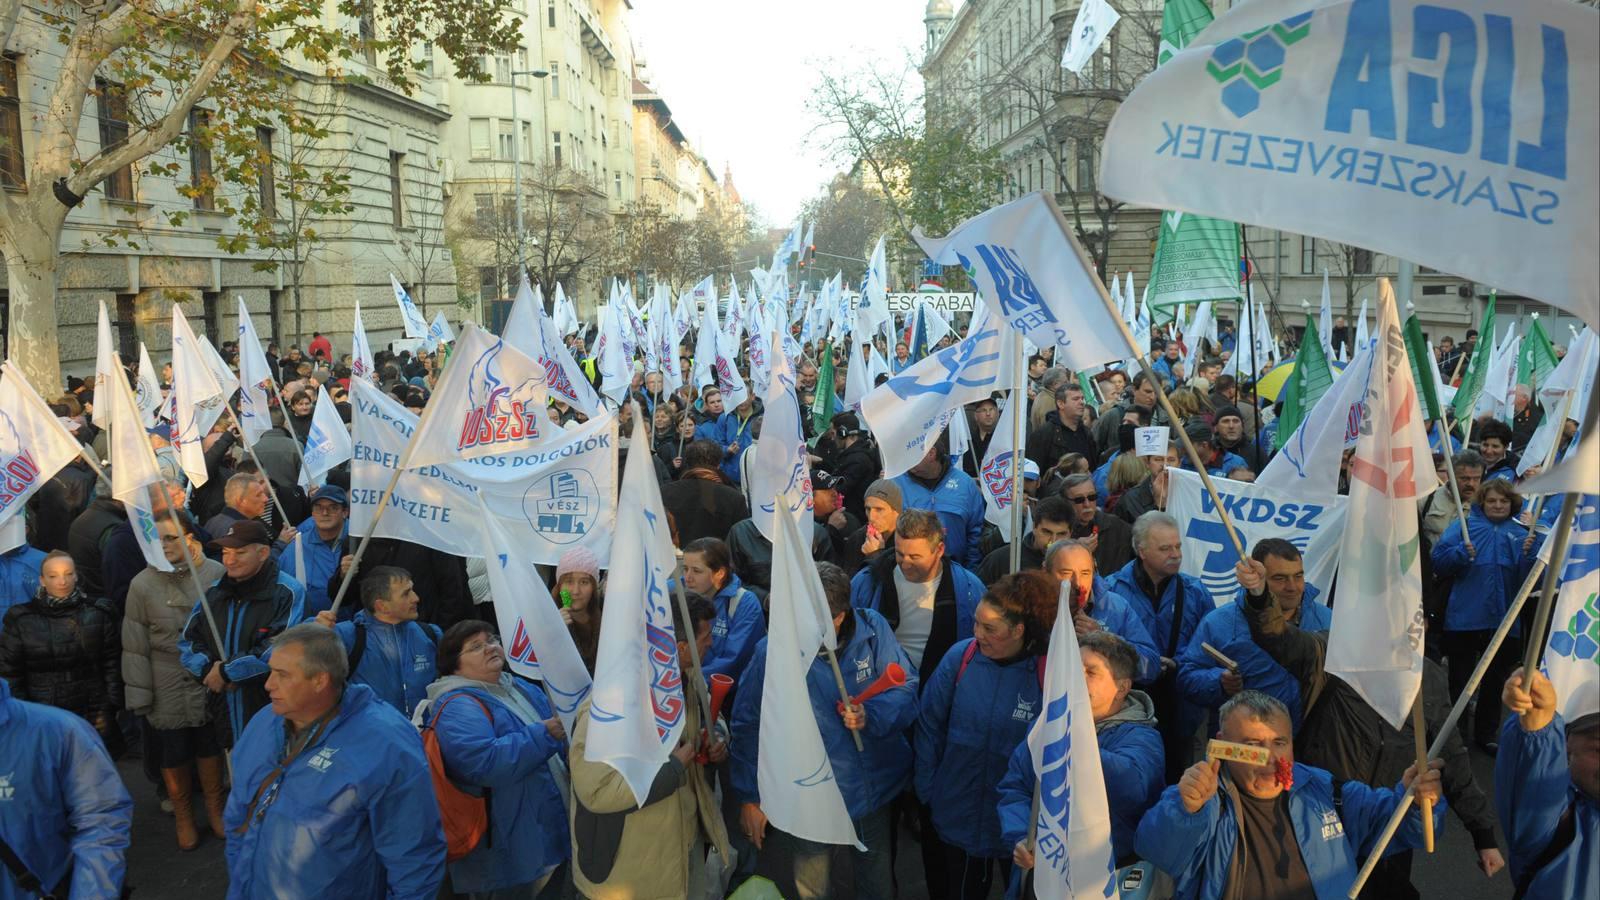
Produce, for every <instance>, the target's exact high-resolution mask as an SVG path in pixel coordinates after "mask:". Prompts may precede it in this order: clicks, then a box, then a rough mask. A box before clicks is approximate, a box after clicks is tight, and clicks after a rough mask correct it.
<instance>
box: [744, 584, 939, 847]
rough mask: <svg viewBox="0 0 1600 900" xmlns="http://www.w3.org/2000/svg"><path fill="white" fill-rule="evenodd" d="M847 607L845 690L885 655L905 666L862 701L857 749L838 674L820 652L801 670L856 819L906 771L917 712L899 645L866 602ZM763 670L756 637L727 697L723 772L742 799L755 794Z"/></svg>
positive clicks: (842, 658)
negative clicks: (891, 683) (842, 709)
mask: <svg viewBox="0 0 1600 900" xmlns="http://www.w3.org/2000/svg"><path fill="white" fill-rule="evenodd" d="M850 615H851V616H852V617H853V618H854V619H855V623H854V628H853V629H852V630H851V633H850V639H849V641H848V642H846V643H844V644H841V645H840V646H839V649H838V650H837V651H835V655H836V656H837V657H838V659H839V671H840V672H842V673H844V683H845V687H846V688H847V689H848V690H849V691H850V695H851V696H855V695H857V694H859V693H861V692H862V691H864V690H866V689H867V687H868V686H869V685H871V684H872V682H874V681H876V680H877V679H878V676H880V675H882V674H883V671H884V669H886V668H888V666H889V664H890V663H899V664H900V667H901V668H902V669H904V670H905V673H906V683H905V684H903V685H901V686H899V687H895V688H890V689H889V690H887V691H884V692H883V693H881V694H879V695H877V696H876V697H873V698H872V699H871V700H868V701H867V703H866V708H867V727H866V728H864V729H862V731H861V742H862V744H863V745H864V747H865V749H864V750H860V751H858V750H856V745H855V741H854V740H853V739H852V738H851V737H850V731H849V729H847V728H845V727H844V721H843V720H842V719H841V718H840V717H839V682H838V681H836V680H835V679H834V677H833V667H832V666H830V665H829V664H828V658H827V656H826V655H824V654H820V653H819V654H817V658H816V659H814V660H812V661H811V668H810V669H809V670H807V672H806V689H807V690H808V691H809V692H810V694H811V713H812V715H813V716H814V717H815V718H816V720H817V729H818V730H819V731H820V732H821V733H822V745H823V747H824V748H826V749H827V751H828V760H829V761H830V762H831V763H832V764H833V777H834V779H835V780H837V781H838V783H839V792H840V793H841V794H843V795H844V804H845V807H846V808H847V809H848V810H849V812H850V817H851V818H852V819H859V818H861V817H862V816H864V815H866V814H867V813H870V812H872V811H874V810H876V809H879V808H880V807H882V806H883V805H884V804H885V803H888V802H889V801H891V800H893V799H894V798H895V795H897V794H899V793H900V792H901V791H902V790H904V789H905V786H906V783H907V781H909V779H910V776H911V760H912V757H911V744H910V742H908V741H907V740H906V730H907V729H909V728H910V727H911V724H912V723H913V722H915V721H916V719H917V670H916V669H915V668H913V667H912V665H911V659H910V658H909V657H907V656H906V654H905V651H904V650H901V649H900V644H899V643H898V642H897V641H895V639H894V631H893V630H891V629H890V628H889V623H888V622H887V621H885V620H884V618H883V616H880V615H878V614H877V613H875V612H873V611H872V610H870V609H852V610H851V611H850ZM766 674H767V639H766V638H762V639H761V643H759V644H758V645H757V646H756V654H755V657H754V658H753V659H751V660H750V665H749V666H748V667H747V668H746V669H745V670H744V678H742V679H740V683H739V691H738V694H737V695H736V696H735V697H734V701H733V734H732V741H731V742H730V743H729V745H728V746H729V756H728V764H729V766H728V774H729V776H730V780H731V781H732V784H733V793H734V796H735V797H736V798H737V799H738V800H739V801H740V802H743V803H759V802H761V789H760V787H759V786H758V783H757V780H756V757H757V754H758V753H759V752H760V743H761V712H762V710H761V686H762V683H763V682H764V681H765V680H766ZM795 712H796V711H789V712H788V714H789V715H794V714H795Z"/></svg>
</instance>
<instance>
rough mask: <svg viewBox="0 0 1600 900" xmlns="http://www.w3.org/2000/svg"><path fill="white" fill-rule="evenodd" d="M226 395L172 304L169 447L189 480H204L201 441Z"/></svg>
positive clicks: (195, 482)
mask: <svg viewBox="0 0 1600 900" xmlns="http://www.w3.org/2000/svg"><path fill="white" fill-rule="evenodd" d="M226 401H227V397H226V396H225V395H224V394H223V393H222V388H221V386H219V385H218V384H217V378H216V376H215V375H214V374H213V373H212V371H211V369H210V368H209V367H208V366H207V365H206V360H205V357H204V356H203V355H202V351H201V349H200V343H199V341H197V340H195V336H194V332H193V331H191V330H190V328H189V320H188V319H186V318H184V317H183V310H182V309H180V308H179V307H178V304H176V303H174V304H172V407H171V409H172V449H173V451H174V452H175V453H176V454H177V457H178V465H180V466H182V467H183V474H184V475H185V476H187V477H188V479H189V483H190V484H191V485H193V486H195V487H201V486H203V485H204V484H205V483H206V477H207V476H206V456H205V449H204V448H203V447H202V446H201V441H202V440H203V439H204V438H205V436H206V434H207V433H209V432H210V431H211V426H212V424H213V423H215V422H216V421H217V419H218V418H219V417H220V416H221V415H222V404H223V403H224V402H226Z"/></svg>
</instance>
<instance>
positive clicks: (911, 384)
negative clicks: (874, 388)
mask: <svg viewBox="0 0 1600 900" xmlns="http://www.w3.org/2000/svg"><path fill="white" fill-rule="evenodd" d="M998 334H999V330H998V329H995V328H990V329H988V330H986V331H984V332H982V333H981V334H977V335H973V336H972V337H967V338H963V339H962V340H961V341H960V342H959V343H957V344H956V345H955V346H954V347H946V348H945V349H943V350H940V351H939V352H938V353H937V354H935V356H934V358H935V359H937V360H938V361H939V365H941V366H943V367H944V372H943V373H942V376H940V375H935V377H934V379H933V380H932V381H921V380H919V379H918V378H917V377H916V376H914V375H911V374H909V372H908V374H904V375H898V376H896V377H894V378H890V379H889V380H888V381H886V382H884V384H886V385H888V387H889V390H891V391H894V393H895V395H896V396H898V397H899V398H900V399H901V400H909V399H911V398H912V397H919V396H921V395H923V394H942V395H944V396H949V395H950V392H951V391H953V390H955V388H956V386H957V385H960V386H961V387H987V386H989V385H992V384H995V383H996V382H998V381H999V380H1000V371H999V368H998V367H996V368H995V371H993V372H990V373H989V374H988V375H987V376H986V377H973V376H972V375H970V374H969V373H968V371H967V370H968V369H969V368H970V367H972V366H978V365H982V364H984V363H988V362H993V361H995V360H997V359H999V358H1000V351H999V349H998V347H997V348H996V349H995V351H994V352H992V353H984V354H982V355H979V352H978V345H979V344H981V343H983V342H984V341H988V340H992V339H994V338H995V337H997V336H998Z"/></svg>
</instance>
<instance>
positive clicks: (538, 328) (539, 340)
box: [500, 277, 600, 418]
mask: <svg viewBox="0 0 1600 900" xmlns="http://www.w3.org/2000/svg"><path fill="white" fill-rule="evenodd" d="M558 304H559V301H558ZM500 336H501V338H502V339H503V340H504V341H505V342H506V343H507V344H510V345H511V346H512V347H515V348H517V349H518V350H521V351H522V352H523V353H526V354H527V355H528V356H530V357H532V358H533V359H534V360H535V361H537V362H538V363H539V365H541V366H543V367H544V376H545V384H546V387H547V389H548V390H549V393H550V395H551V396H552V398H554V399H559V400H561V401H562V402H563V403H566V404H567V405H568V406H570V407H572V408H573V409H576V410H577V411H578V412H581V413H583V414H584V415H585V416H587V417H590V418H593V417H594V416H596V415H598V414H599V413H600V396H599V395H598V394H596V393H595V392H594V385H592V384H590V383H589V379H588V378H587V377H586V376H585V375H584V374H583V369H582V368H580V367H579V366H578V361H577V360H575V359H573V358H572V351H570V350H568V349H567V345H566V344H565V343H563V342H562V340H561V334H560V327H559V326H558V325H557V324H556V323H554V322H552V321H551V320H550V317H549V316H546V315H545V314H544V304H542V303H540V302H539V301H538V299H537V298H536V297H535V295H534V291H533V287H532V286H531V285H530V284H529V283H528V279H527V278H526V277H524V278H523V279H522V283H521V284H520V285H519V286H518V287H517V296H516V299H515V300H513V301H512V303H511V314H510V315H508V316H506V324H505V327H504V328H502V329H501V335H500Z"/></svg>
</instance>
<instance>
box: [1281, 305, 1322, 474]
mask: <svg viewBox="0 0 1600 900" xmlns="http://www.w3.org/2000/svg"><path fill="white" fill-rule="evenodd" d="M1332 384H1333V369H1332V368H1330V367H1329V366H1328V357H1327V356H1326V355H1325V354H1324V353H1323V352H1322V341H1320V340H1318V338H1317V333H1316V331H1314V330H1313V328H1312V325H1311V317H1310V316H1306V330H1305V334H1304V336H1303V337H1302V338H1301V339H1300V351H1299V352H1298V353H1296V354H1295V357H1294V371H1293V372H1290V373H1289V380H1288V381H1287V382H1286V383H1285V384H1284V386H1283V413H1282V414H1280V415H1279V416H1278V433H1277V435H1276V440H1277V442H1278V446H1277V449H1279V450H1282V449H1283V445H1284V444H1286V443H1288V442H1289V438H1290V437H1292V436H1293V435H1294V433H1295V430H1296V429H1298V428H1299V427H1300V423H1301V422H1302V421H1304V420H1305V417H1306V413H1307V412H1308V411H1310V410H1311V408H1312V407H1314V406H1316V405H1317V401H1318V400H1321V399H1322V395H1323V394H1326V393H1327V392H1328V388H1329V387H1330V386H1331V385H1332Z"/></svg>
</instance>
